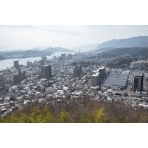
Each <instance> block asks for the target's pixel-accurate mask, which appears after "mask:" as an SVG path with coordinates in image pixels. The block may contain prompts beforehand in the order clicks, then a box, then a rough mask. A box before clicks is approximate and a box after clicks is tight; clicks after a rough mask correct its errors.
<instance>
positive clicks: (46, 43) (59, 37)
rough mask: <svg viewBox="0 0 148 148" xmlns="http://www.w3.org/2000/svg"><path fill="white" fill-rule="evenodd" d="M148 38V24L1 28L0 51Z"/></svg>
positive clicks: (72, 47) (6, 26)
mask: <svg viewBox="0 0 148 148" xmlns="http://www.w3.org/2000/svg"><path fill="white" fill-rule="evenodd" d="M133 36H148V26H147V25H84V26H82V25H79V26H78V25H69V26H67V25H54V26H53V25H48V26H47V25H42V26H38V25H1V26H0V40H1V43H0V51H3V50H15V49H17V50H18V49H22V50H27V49H31V48H36V47H40V48H43V47H59V46H60V47H64V48H69V49H74V48H76V47H81V46H85V45H93V44H99V43H102V42H105V41H108V40H112V39H123V38H130V37H133Z"/></svg>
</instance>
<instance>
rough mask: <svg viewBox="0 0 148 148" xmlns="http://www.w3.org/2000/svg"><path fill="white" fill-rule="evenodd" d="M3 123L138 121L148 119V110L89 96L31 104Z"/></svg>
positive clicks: (147, 120) (146, 120)
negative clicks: (93, 98) (97, 99)
mask: <svg viewBox="0 0 148 148" xmlns="http://www.w3.org/2000/svg"><path fill="white" fill-rule="evenodd" d="M0 122H3V123H135V122H148V112H147V111H145V110H143V109H141V108H137V109H135V108H133V107H132V106H130V105H125V104H124V103H123V102H98V101H91V100H89V99H85V98H79V100H69V101H63V102H56V101H55V102H50V103H48V104H37V103H34V104H30V105H26V106H25V107H24V108H23V109H18V110H16V111H14V112H13V113H12V114H10V115H9V116H7V117H4V118H2V117H0Z"/></svg>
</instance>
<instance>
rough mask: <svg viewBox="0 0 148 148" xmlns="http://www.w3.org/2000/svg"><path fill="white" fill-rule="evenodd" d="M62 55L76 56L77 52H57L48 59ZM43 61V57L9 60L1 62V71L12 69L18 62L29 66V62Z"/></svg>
mask: <svg viewBox="0 0 148 148" xmlns="http://www.w3.org/2000/svg"><path fill="white" fill-rule="evenodd" d="M62 53H66V54H68V53H71V54H74V53H75V52H57V53H54V54H51V55H50V56H47V59H48V60H49V59H52V58H53V57H54V56H56V57H58V56H60V55H61V54H62ZM40 59H41V57H33V58H20V59H18V58H17V59H9V60H0V69H1V70H2V69H6V68H7V67H8V68H9V67H12V66H13V65H14V64H13V62H14V61H16V60H18V61H19V64H22V65H27V61H30V62H34V61H36V60H37V61H39V60H40Z"/></svg>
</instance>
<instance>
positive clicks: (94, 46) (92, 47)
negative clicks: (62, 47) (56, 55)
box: [74, 44, 99, 52]
mask: <svg viewBox="0 0 148 148" xmlns="http://www.w3.org/2000/svg"><path fill="white" fill-rule="evenodd" d="M98 46H99V44H92V45H84V46H80V47H76V48H74V50H76V51H80V52H88V51H92V50H96V49H97V47H98Z"/></svg>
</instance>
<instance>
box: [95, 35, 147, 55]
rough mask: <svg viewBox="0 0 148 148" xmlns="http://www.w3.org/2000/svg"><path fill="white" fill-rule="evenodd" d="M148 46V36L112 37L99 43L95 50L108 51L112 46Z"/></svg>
mask: <svg viewBox="0 0 148 148" xmlns="http://www.w3.org/2000/svg"><path fill="white" fill-rule="evenodd" d="M130 47H148V36H138V37H131V38H127V39H114V40H110V41H107V42H104V43H102V44H100V45H99V46H98V47H97V50H96V51H97V52H103V51H109V50H112V49H114V48H130Z"/></svg>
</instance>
